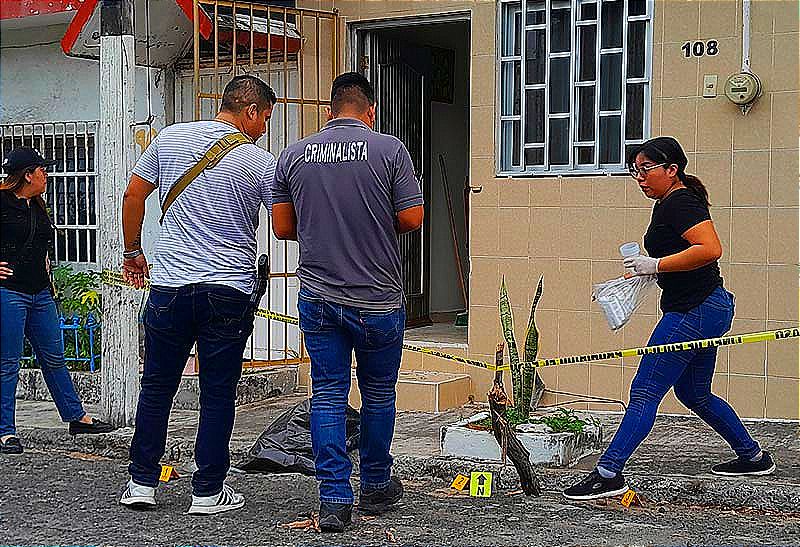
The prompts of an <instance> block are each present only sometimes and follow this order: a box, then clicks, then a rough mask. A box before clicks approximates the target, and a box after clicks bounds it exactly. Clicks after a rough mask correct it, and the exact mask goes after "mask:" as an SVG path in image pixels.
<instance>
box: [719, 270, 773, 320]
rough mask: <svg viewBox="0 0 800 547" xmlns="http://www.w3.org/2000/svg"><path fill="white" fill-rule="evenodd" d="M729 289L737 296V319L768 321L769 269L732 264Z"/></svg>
mask: <svg viewBox="0 0 800 547" xmlns="http://www.w3.org/2000/svg"><path fill="white" fill-rule="evenodd" d="M728 271H729V274H728V276H729V277H728V278H729V283H728V289H729V290H730V291H731V292H732V293H734V294H735V295H736V317H738V318H739V319H760V320H763V319H766V317H767V290H766V287H767V267H766V266H765V265H763V264H731V265H730V268H729V270H728Z"/></svg>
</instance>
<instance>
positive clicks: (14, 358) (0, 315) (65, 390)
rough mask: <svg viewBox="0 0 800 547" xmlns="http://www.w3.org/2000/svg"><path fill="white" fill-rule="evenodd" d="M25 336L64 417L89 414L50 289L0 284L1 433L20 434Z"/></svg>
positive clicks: (69, 420) (69, 418)
mask: <svg viewBox="0 0 800 547" xmlns="http://www.w3.org/2000/svg"><path fill="white" fill-rule="evenodd" d="M26 337H27V338H28V340H29V341H30V343H31V346H32V347H33V351H34V352H35V353H36V359H37V361H38V363H39V366H40V367H41V369H42V376H43V377H44V381H45V383H46V384H47V389H48V390H50V394H51V395H52V396H53V401H54V402H55V403H56V408H58V413H59V414H60V415H61V419H62V420H63V421H65V422H74V421H76V420H80V419H81V418H83V416H84V415H85V414H86V412H84V410H83V405H81V401H80V399H79V398H78V394H77V393H75V386H74V385H72V378H70V376H69V371H68V370H67V366H66V364H65V362H64V340H63V339H62V338H61V329H60V328H59V320H58V311H56V303H55V302H54V301H53V297H52V296H51V294H50V290H49V289H45V290H43V291H42V292H40V293H38V294H25V293H21V292H17V291H11V290H8V289H6V288H4V287H0V436H4V435H16V433H17V428H16V425H15V421H14V414H15V409H16V401H15V396H16V392H17V382H18V380H19V360H20V358H21V357H22V349H23V341H24V339H25V338H26Z"/></svg>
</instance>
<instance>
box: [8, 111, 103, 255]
mask: <svg viewBox="0 0 800 547" xmlns="http://www.w3.org/2000/svg"><path fill="white" fill-rule="evenodd" d="M97 124H98V122H96V121H89V122H52V123H32V124H3V125H0V131H1V132H2V139H3V141H2V147H1V149H0V162H2V160H3V158H4V157H5V155H6V154H8V153H9V152H10V151H11V150H12V149H14V148H16V147H18V146H31V147H33V148H35V149H37V150H38V151H39V153H40V154H42V155H43V156H44V157H46V158H52V159H55V160H56V161H57V162H58V164H57V165H55V166H54V167H52V168H50V169H49V176H48V180H47V193H46V194H45V196H44V197H45V201H46V202H47V205H48V208H49V209H50V217H51V219H52V220H53V223H54V224H55V226H56V235H55V244H54V247H55V248H54V258H55V260H56V261H58V262H73V263H79V264H80V263H83V264H87V265H90V266H97V263H98V251H97V193H96V189H97V156H96V144H97ZM3 176H5V174H3Z"/></svg>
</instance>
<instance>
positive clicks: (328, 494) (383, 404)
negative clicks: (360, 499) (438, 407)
mask: <svg viewBox="0 0 800 547" xmlns="http://www.w3.org/2000/svg"><path fill="white" fill-rule="evenodd" d="M297 308H298V310H299V312H300V329H301V330H302V331H303V335H304V339H305V345H306V349H307V350H308V355H309V356H310V357H311V388H312V391H313V395H312V397H311V445H312V448H313V451H314V464H315V467H316V471H317V480H318V481H319V482H320V486H319V494H320V496H319V497H320V501H322V502H328V503H349V504H352V503H353V489H352V487H351V486H350V472H351V471H352V466H351V464H350V459H349V458H348V457H347V448H346V444H345V443H346V427H345V410H346V408H347V397H348V393H349V392H350V367H351V362H352V354H353V350H355V354H356V362H357V369H356V376H357V378H358V388H359V391H360V392H361V441H360V445H359V455H360V469H361V491H362V492H363V491H364V490H367V489H372V488H382V487H384V486H386V485H387V484H389V480H390V473H391V469H392V456H391V455H390V454H389V448H390V447H391V445H392V436H393V435H394V418H395V412H396V411H395V399H396V393H395V387H396V385H397V374H398V372H399V370H400V357H401V356H402V353H403V330H404V329H405V322H406V313H405V309H404V308H402V307H401V308H397V309H394V310H391V311H385V312H373V311H368V310H363V309H359V308H352V307H348V306H342V305H340V304H335V303H333V302H330V301H326V300H324V299H323V298H320V297H318V296H316V295H314V294H313V293H311V292H309V291H308V290H306V289H302V288H301V289H300V295H299V299H298V303H297Z"/></svg>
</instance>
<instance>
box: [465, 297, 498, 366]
mask: <svg viewBox="0 0 800 547" xmlns="http://www.w3.org/2000/svg"><path fill="white" fill-rule="evenodd" d="M500 340H501V335H500V319H499V312H498V311H497V308H496V307H494V306H491V307H490V306H470V307H469V351H470V353H482V354H487V355H492V354H494V350H495V347H496V345H497V343H498V342H499V341H500Z"/></svg>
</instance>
